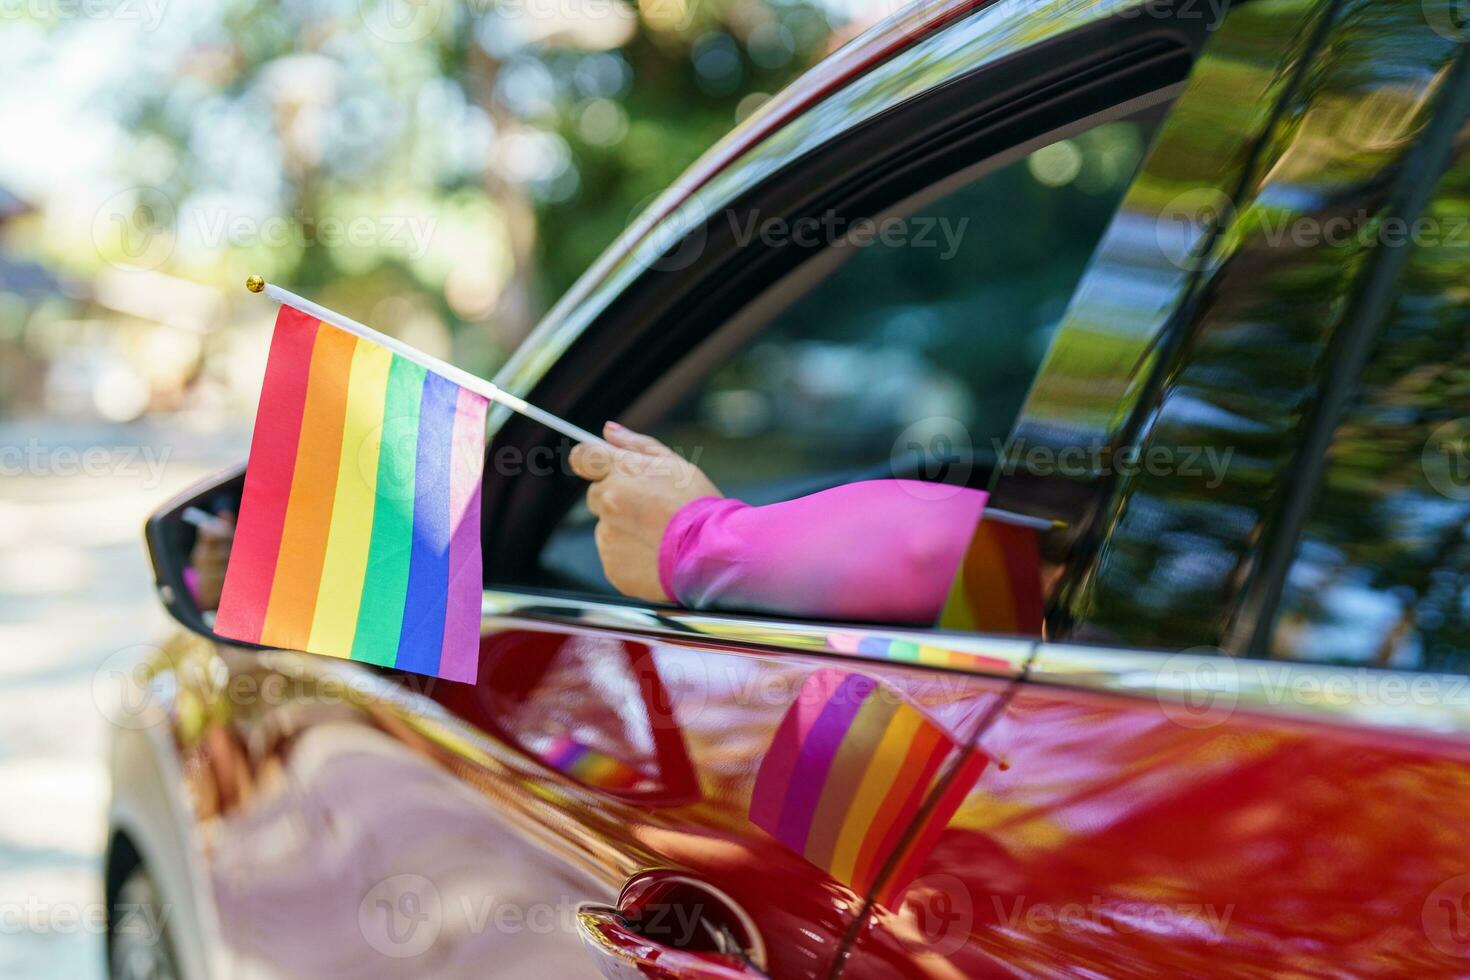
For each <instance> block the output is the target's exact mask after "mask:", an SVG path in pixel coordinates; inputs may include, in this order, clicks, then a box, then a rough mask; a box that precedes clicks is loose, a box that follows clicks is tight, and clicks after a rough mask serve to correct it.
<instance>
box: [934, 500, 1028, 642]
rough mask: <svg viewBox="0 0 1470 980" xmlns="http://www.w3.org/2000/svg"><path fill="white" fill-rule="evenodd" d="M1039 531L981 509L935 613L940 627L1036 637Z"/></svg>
mask: <svg viewBox="0 0 1470 980" xmlns="http://www.w3.org/2000/svg"><path fill="white" fill-rule="evenodd" d="M1045 619H1046V607H1045V601H1044V599H1043V596H1042V561H1041V533H1040V532H1039V531H1037V530H1036V529H1035V528H1031V527H1027V526H1025V525H1022V524H1017V523H1011V522H1010V521H1008V520H1006V519H1003V518H1001V517H999V516H992V515H990V514H985V515H982V516H981V518H980V524H979V525H978V526H977V527H976V528H975V536H974V537H973V538H971V539H970V545H969V547H968V548H967V549H966V551H965V557H964V559H963V560H962V561H961V562H960V567H959V569H958V571H957V572H956V574H955V577H954V581H953V582H952V583H951V584H950V589H949V596H948V597H947V598H946V600H945V603H944V610H943V611H942V612H941V613H940V615H939V625H940V626H942V627H943V628H945V629H951V630H959V631H963V632H966V633H1005V634H1018V635H1020V636H1032V637H1036V638H1038V639H1039V638H1040V637H1041V636H1042V627H1043V625H1044V623H1045Z"/></svg>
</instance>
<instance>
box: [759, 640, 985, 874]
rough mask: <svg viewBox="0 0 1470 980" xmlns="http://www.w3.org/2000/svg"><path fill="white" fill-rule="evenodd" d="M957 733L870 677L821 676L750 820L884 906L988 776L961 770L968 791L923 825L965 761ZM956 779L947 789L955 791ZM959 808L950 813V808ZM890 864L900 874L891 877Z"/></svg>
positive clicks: (799, 710) (947, 796)
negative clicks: (939, 779)
mask: <svg viewBox="0 0 1470 980" xmlns="http://www.w3.org/2000/svg"><path fill="white" fill-rule="evenodd" d="M955 749H956V745H955V743H954V741H953V739H951V738H950V737H949V735H948V734H947V733H946V732H945V731H944V730H943V729H941V728H940V727H939V726H938V725H936V724H935V723H934V722H933V721H931V720H930V719H929V718H928V717H927V716H925V715H924V713H923V712H921V711H920V710H919V709H918V708H916V707H914V706H913V705H912V704H910V703H909V702H908V701H906V700H905V699H904V698H903V696H902V695H901V694H899V693H898V692H897V691H896V690H894V689H893V688H891V687H888V686H886V685H884V684H882V683H880V682H879V681H876V680H874V679H873V678H870V677H867V676H865V675H863V674H856V673H849V672H847V671H841V670H832V669H825V670H818V671H816V672H815V673H813V674H812V675H811V676H810V677H808V678H807V680H806V682H805V683H804V684H803V685H802V687H801V690H800V692H798V694H797V697H796V701H795V703H794V704H792V706H791V708H790V709H789V710H788V711H787V712H786V716H785V717H784V718H783V719H782V721H781V724H780V726H779V727H778V728H777V730H776V735H775V738H774V739H773V741H772V743H771V748H770V750H769V751H768V752H767V753H766V755H765V758H763V759H762V760H761V765H760V771H759V772H758V773H757V775H756V782H755V789H754V790H753V792H752V795H751V800H750V819H751V822H752V823H754V824H755V825H756V826H758V827H760V828H761V829H762V830H764V831H766V832H767V833H769V834H770V835H771V836H773V837H775V838H776V839H777V840H779V841H780V842H781V843H782V844H784V845H786V846H787V847H789V848H790V849H791V850H793V851H795V852H796V853H798V854H800V855H801V856H802V857H804V858H806V859H807V860H808V861H810V862H811V863H812V864H815V865H816V866H817V867H819V868H821V869H822V870H824V871H826V872H827V873H828V874H830V875H831V876H832V877H833V878H835V879H836V880H838V881H841V882H843V883H844V884H847V885H848V886H850V887H851V888H852V889H853V891H855V892H857V893H858V894H859V895H865V894H868V893H869V892H870V891H871V890H872V889H873V888H874V887H878V888H879V889H880V892H879V899H880V901H882V900H886V899H888V898H890V897H891V896H892V895H894V894H897V893H898V892H899V891H900V890H901V889H902V888H903V886H904V885H905V884H906V883H907V879H906V878H905V877H904V876H907V877H912V875H913V873H914V872H915V871H916V870H917V867H918V864H919V863H920V862H921V861H922V859H923V853H924V852H925V851H926V850H927V848H928V847H931V846H932V844H933V839H934V836H935V834H930V833H928V832H926V828H933V829H934V830H935V832H936V834H937V831H938V830H940V829H943V827H944V826H945V825H946V824H947V823H948V822H949V818H950V816H952V815H953V813H954V810H955V808H956V807H957V806H958V805H959V802H960V800H961V799H962V798H963V793H964V792H966V791H968V790H969V788H970V786H972V785H973V784H974V782H975V780H976V779H978V778H979V776H980V770H981V769H983V768H984V761H985V757H984V756H983V755H976V756H966V757H965V759H966V760H968V759H969V758H976V759H978V760H979V761H978V764H975V765H971V764H969V763H968V762H967V761H965V762H962V763H961V769H960V770H959V771H958V773H957V775H958V776H960V777H962V778H963V779H964V780H967V782H965V784H964V786H963V787H962V791H958V792H957V793H956V792H952V791H951V790H950V789H948V788H941V787H934V789H935V791H936V792H938V793H939V794H940V795H939V797H938V798H937V799H936V804H935V805H933V806H931V807H930V808H929V809H928V810H927V811H926V812H925V813H924V820H923V826H921V827H916V826H915V820H916V818H917V817H918V816H919V815H920V812H921V808H922V806H923V803H924V801H925V799H926V798H927V797H928V795H929V793H930V791H931V784H933V783H934V780H935V776H936V774H937V773H938V772H939V771H940V767H941V765H943V764H944V763H945V761H946V760H948V759H951V758H954V757H957V756H958V754H957V753H956V752H955ZM954 784H955V780H954V779H950V780H948V781H947V782H945V784H944V785H945V787H950V788H952V787H953V786H954ZM951 803H952V804H953V805H950V804H951ZM889 865H892V866H893V869H894V873H890V874H888V875H886V876H885V875H884V874H883V872H884V869H885V867H887V866H889Z"/></svg>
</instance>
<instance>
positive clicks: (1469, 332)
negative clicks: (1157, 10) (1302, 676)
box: [1270, 133, 1470, 670]
mask: <svg viewBox="0 0 1470 980" xmlns="http://www.w3.org/2000/svg"><path fill="white" fill-rule="evenodd" d="M1465 135H1466V136H1470V133H1467V134H1465ZM1409 233H1410V234H1411V235H1412V237H1413V240H1414V242H1415V248H1414V253H1413V256H1412V258H1411V259H1410V260H1409V263H1408V266H1407V268H1406V270H1405V272H1404V274H1403V278H1402V279H1401V281H1400V283H1399V295H1398V298H1397V301H1396V304H1395V307H1394V310H1393V313H1392V314H1391V316H1390V317H1389V320H1388V322H1387V323H1386V324H1385V326H1384V329H1383V332H1382V334H1381V336H1380V337H1379V338H1378V341H1377V345H1376V347H1375V349H1374V351H1373V354H1372V356H1371V360H1370V361H1369V363H1368V365H1367V367H1366V368H1365V369H1364V371H1363V374H1362V377H1361V379H1360V382H1359V387H1358V392H1357V394H1356V397H1355V398H1354V400H1353V402H1352V404H1351V406H1350V407H1349V409H1348V411H1347V413H1346V414H1345V416H1344V417H1343V419H1342V421H1341V423H1340V424H1339V425H1338V426H1337V428H1336V432H1335V434H1334V437H1333V440H1332V448H1331V450H1330V451H1329V453H1328V455H1327V461H1326V467H1325V471H1324V475H1323V479H1322V483H1321V486H1320V487H1319V489H1318V491H1317V495H1316V499H1315V501H1314V503H1313V505H1312V508H1311V511H1310V517H1309V518H1308V520H1307V523H1306V527H1305V530H1304V533H1303V536H1302V541H1301V544H1300V547H1299V548H1298V551H1297V554H1296V557H1295V560H1294V561H1293V563H1292V566H1291V570H1290V573H1289V576H1288V579H1287V586H1286V590H1285V592H1284V594H1283V600H1282V609H1281V613H1280V616H1279V618H1278V620H1277V623H1276V627H1275V631H1274V633H1273V635H1272V642H1271V651H1270V652H1271V655H1272V656H1273V657H1281V658H1286V659H1292V660H1310V661H1321V662H1330V663H1358V664H1367V665H1372V666H1382V667H1398V668H1414V669H1431V670H1465V669H1467V668H1470V287H1467V286H1466V283H1467V282H1470V160H1462V161H1461V162H1459V163H1458V164H1457V165H1456V166H1455V167H1453V168H1452V169H1451V170H1450V171H1449V172H1448V173H1447V174H1446V176H1445V177H1444V179H1443V180H1442V181H1441V182H1440V184H1439V186H1438V188H1437V189H1436V192H1435V196H1434V203H1433V205H1432V206H1431V207H1430V209H1429V211H1428V212H1427V213H1426V214H1425V216H1424V218H1423V219H1422V220H1421V221H1419V222H1417V223H1416V224H1414V225H1413V226H1412V228H1411V229H1410V231H1409Z"/></svg>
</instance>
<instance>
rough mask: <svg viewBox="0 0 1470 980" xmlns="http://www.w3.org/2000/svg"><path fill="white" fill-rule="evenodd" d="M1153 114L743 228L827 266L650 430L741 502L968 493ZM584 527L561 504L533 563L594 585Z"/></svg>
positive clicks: (1114, 202)
mask: <svg viewBox="0 0 1470 980" xmlns="http://www.w3.org/2000/svg"><path fill="white" fill-rule="evenodd" d="M1163 111H1164V110H1163V109H1162V108H1161V107H1160V108H1155V109H1153V110H1150V111H1148V112H1145V113H1141V114H1138V115H1136V116H1130V117H1128V118H1123V119H1117V120H1113V121H1109V122H1105V123H1102V124H1099V125H1097V126H1094V127H1093V128H1091V129H1087V130H1085V131H1083V132H1080V133H1078V134H1076V135H1073V136H1070V137H1068V138H1065V139H1061V140H1057V141H1055V142H1052V143H1050V144H1048V145H1045V146H1042V147H1040V148H1039V149H1036V150H1034V151H1033V152H1030V153H1028V154H1026V155H1025V156H1022V157H1020V158H1018V159H1015V160H1013V161H1011V162H1008V163H1006V164H1004V165H1003V166H1000V167H998V168H996V169H992V170H990V171H989V172H988V173H985V174H984V175H983V176H981V177H979V178H976V179H974V180H972V181H970V182H968V183H965V184H963V185H962V186H959V187H957V188H956V189H953V190H949V191H947V192H944V193H942V194H941V195H940V196H938V197H936V198H934V199H932V200H930V201H929V202H927V203H924V204H921V205H919V206H917V207H915V208H912V209H911V210H908V211H906V213H904V214H902V215H901V216H892V217H888V218H884V219H878V220H876V221H873V222H870V223H867V224H860V223H857V222H854V223H851V224H849V223H848V222H846V221H844V220H843V219H842V217H841V216H839V215H835V214H832V215H826V216H821V217H820V218H818V219H816V220H814V221H812V222H807V223H805V224H787V223H785V222H781V221H771V222H767V223H762V222H759V221H757V220H755V219H752V223H751V224H750V225H748V226H747V227H746V228H745V229H744V233H746V234H748V235H750V236H751V237H752V239H753V240H755V239H758V240H759V243H760V244H762V245H765V246H768V247H781V246H782V245H783V243H784V242H786V241H791V242H793V243H796V244H809V243H810V242H811V241H812V240H813V239H812V236H816V237H817V238H818V239H819V240H820V241H822V242H823V243H824V244H830V245H832V246H834V247H835V248H838V249H841V251H842V254H841V255H840V256H837V255H832V254H830V251H831V250H829V254H828V258H829V259H840V261H836V262H834V263H832V266H833V267H831V269H830V271H829V272H827V273H826V274H825V275H824V276H822V277H821V278H820V279H819V281H816V282H814V283H803V284H802V285H803V286H804V287H805V288H804V289H800V290H796V291H795V292H796V293H797V295H795V298H793V299H788V300H786V301H785V302H784V303H782V304H780V305H779V308H778V309H777V311H776V312H774V313H768V314H766V315H765V317H764V319H762V320H760V321H759V322H757V323H756V324H754V329H751V325H749V324H743V325H740V330H741V331H742V335H741V340H740V342H739V343H738V344H737V345H734V348H733V350H732V351H731V352H728V353H725V354H723V355H721V356H720V357H719V358H718V359H717V360H715V361H714V362H713V363H710V364H707V365H703V364H702V365H700V366H699V367H697V368H694V369H691V368H690V366H689V365H688V364H684V365H677V366H676V367H675V368H674V369H673V371H671V372H670V374H671V375H675V376H678V375H680V374H681V373H682V374H685V375H687V374H689V373H691V370H693V371H694V377H692V378H688V379H686V380H685V381H684V382H682V383H681V385H680V389H679V390H680V394H679V395H678V396H677V397H675V398H672V399H670V403H669V405H668V406H667V407H666V408H665V409H663V410H662V411H661V413H660V415H659V417H658V418H657V419H656V420H655V421H654V422H653V424H652V425H649V426H647V428H648V431H650V432H651V433H652V434H653V435H655V436H656V437H657V438H659V439H660V440H662V441H663V442H664V443H665V444H667V445H669V446H672V447H675V448H677V449H678V450H679V451H681V452H682V453H683V454H684V455H686V456H687V457H689V458H691V459H693V460H694V461H695V462H697V463H698V464H699V466H700V467H701V468H703V469H704V470H705V472H706V473H707V474H708V475H709V476H710V478H711V479H712V480H714V482H715V483H716V484H717V485H718V486H719V487H720V488H721V490H722V491H723V492H725V493H726V494H727V495H730V496H734V497H738V498H740V499H743V500H745V501H747V502H749V503H755V504H762V503H770V502H773V501H777V500H784V499H791V498H794V497H797V496H801V495H803V494H805V493H811V492H815V491H817V490H820V489H824V488H826V487H830V486H835V485H838V484H841V483H845V482H849V481H852V480H859V479H874V478H883V477H891V476H904V477H911V478H920V479H929V480H944V481H946V482H953V483H961V484H968V485H971V486H978V487H984V486H985V485H986V484H987V483H988V480H989V477H990V471H991V463H992V461H993V459H994V456H995V454H996V452H997V451H998V450H999V448H1000V446H1001V443H1002V441H1003V440H1004V438H1005V436H1006V434H1007V433H1008V431H1009V430H1010V427H1011V424H1012V422H1013V421H1014V419H1015V417H1016V412H1017V410H1018V409H1019V407H1020V405H1021V403H1022V401H1023V400H1024V398H1025V395H1026V391H1027V388H1028V387H1029V385H1030V383H1031V380H1032V378H1033V376H1034V374H1035V371H1036V367H1037V365H1038V364H1039V363H1040V361H1041V358H1042V356H1043V355H1044V354H1045V352H1046V349H1047V345H1048V343H1049V342H1050V340H1051V336H1052V334H1053V332H1054V330H1055V328H1056V325H1057V323H1058V321H1059V319H1060V318H1061V316H1062V314H1063V312H1064V311H1065V310H1066V307H1067V302H1068V299H1069V298H1070V296H1071V294H1072V291H1073V290H1074V289H1075V288H1076V285H1077V281H1078V279H1079V278H1080V277H1081V275H1082V272H1083V270H1084V269H1085V268H1086V265H1087V262H1088V258H1089V257H1090V255H1091V253H1092V251H1093V249H1094V248H1095V247H1096V244H1097V241H1098V239H1099V238H1100V237H1101V235H1102V233H1103V230H1104V229H1105V228H1106V227H1107V224H1108V221H1109V219H1110V218H1111V217H1112V215H1113V213H1114V211H1115V210H1116V208H1117V206H1118V202H1119V200H1120V199H1121V198H1122V195H1123V193H1124V191H1125V190H1126V188H1127V187H1128V185H1129V183H1130V181H1131V179H1132V177H1133V174H1134V171H1135V170H1136V168H1137V166H1138V163H1139V161H1140V160H1141V159H1142V157H1143V154H1144V151H1145V149H1146V147H1147V144H1148V141H1149V139H1150V138H1151V135H1152V132H1153V129H1154V128H1155V125H1156V120H1157V119H1158V118H1159V117H1160V116H1162V114H1163ZM798 236H802V238H803V240H798ZM812 264H813V263H809V264H808V265H809V266H810V265H812ZM814 264H816V265H821V264H822V263H821V261H820V260H817V261H816V263H814ZM804 268H806V267H804ZM800 274H801V273H798V275H800ZM777 288H778V289H779V288H782V287H777ZM785 288H788V289H789V288H790V285H789V284H787V286H786V287H785ZM716 334H717V335H718V331H717V332H716ZM691 360H694V358H691ZM591 525H592V521H591V517H590V515H589V514H587V513H586V510H585V507H582V506H581V505H578V506H577V507H574V508H573V510H572V512H571V513H570V514H569V515H568V517H567V519H566V520H565V521H563V523H562V525H561V526H560V527H559V528H558V530H557V531H556V532H554V533H553V534H552V535H551V537H550V539H549V541H548V543H547V545H546V547H545V549H544V551H543V553H542V556H541V564H542V567H543V570H544V571H545V572H546V573H547V575H548V576H549V577H550V578H551V579H552V580H553V581H555V582H557V583H560V584H563V585H571V586H573V587H577V588H585V589H595V590H598V591H611V587H610V586H609V585H607V583H606V581H605V580H604V579H603V577H602V575H601V570H600V568H599V567H598V563H597V557H596V551H595V548H594V546H593V542H592V537H591Z"/></svg>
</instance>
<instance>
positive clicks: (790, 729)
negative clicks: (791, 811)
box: [750, 669, 852, 836]
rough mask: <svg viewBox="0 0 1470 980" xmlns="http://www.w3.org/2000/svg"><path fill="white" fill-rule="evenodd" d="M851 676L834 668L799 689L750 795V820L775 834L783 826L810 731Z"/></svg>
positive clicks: (767, 753)
mask: <svg viewBox="0 0 1470 980" xmlns="http://www.w3.org/2000/svg"><path fill="white" fill-rule="evenodd" d="M850 676H852V675H851V674H849V673H848V672H846V671H841V670H831V669H823V670H819V671H817V672H816V673H814V674H812V675H811V676H810V677H808V678H807V679H806V681H805V682H804V683H803V684H802V685H801V690H799V691H797V693H796V703H794V704H793V705H792V706H791V707H790V708H788V709H787V711H786V717H785V718H782V719H781V725H780V727H779V728H777V729H776V737H775V738H773V739H772V740H771V747H770V749H768V750H767V751H766V755H765V758H764V759H762V760H761V765H760V770H759V771H758V772H757V773H756V777H755V788H754V789H753V790H752V791H751V794H750V822H751V823H753V824H755V825H756V826H757V827H759V828H761V829H762V830H764V831H766V832H768V833H769V834H771V835H772V836H775V834H776V831H777V830H778V829H779V828H780V826H781V805H782V804H783V803H784V802H785V801H786V793H787V790H788V789H789V788H790V786H791V778H792V774H793V773H795V772H796V765H797V761H798V760H799V758H800V756H801V746H802V744H803V743H804V742H805V741H806V738H807V733H808V732H810V731H811V730H812V726H814V725H815V724H816V723H817V719H818V718H820V717H821V714H822V709H823V708H825V707H826V706H827V703H828V702H830V701H831V700H832V693H833V692H834V691H836V690H837V688H838V687H839V686H840V685H841V684H842V682H843V681H844V680H845V679H846V678H848V677H850Z"/></svg>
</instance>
